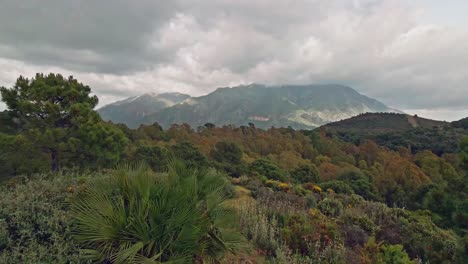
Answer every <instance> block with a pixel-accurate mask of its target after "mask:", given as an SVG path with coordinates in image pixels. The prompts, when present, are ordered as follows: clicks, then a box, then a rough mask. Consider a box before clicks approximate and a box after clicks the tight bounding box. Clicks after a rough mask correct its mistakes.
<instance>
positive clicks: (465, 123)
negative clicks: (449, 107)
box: [452, 117, 468, 129]
mask: <svg viewBox="0 0 468 264" xmlns="http://www.w3.org/2000/svg"><path fill="white" fill-rule="evenodd" d="M452 126H453V127H457V128H464V129H468V117H465V118H463V119H460V120H458V121H454V122H452Z"/></svg>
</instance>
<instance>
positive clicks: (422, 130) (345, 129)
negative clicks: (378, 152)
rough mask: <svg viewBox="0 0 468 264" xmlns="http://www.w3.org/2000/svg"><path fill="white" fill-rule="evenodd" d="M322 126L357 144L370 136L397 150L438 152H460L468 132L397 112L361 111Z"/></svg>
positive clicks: (327, 131)
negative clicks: (461, 141)
mask: <svg viewBox="0 0 468 264" xmlns="http://www.w3.org/2000/svg"><path fill="white" fill-rule="evenodd" d="M457 124H461V123H457ZM320 130H322V131H323V132H325V133H327V134H328V135H330V136H334V137H338V138H340V139H342V140H344V141H347V142H352V143H354V144H360V143H361V142H362V141H363V140H366V139H370V140H373V141H375V142H376V143H377V144H379V145H381V146H384V147H387V148H390V149H393V150H398V149H399V148H401V147H405V148H410V149H411V151H412V152H413V153H416V152H419V151H422V150H431V151H432V152H434V153H436V154H438V155H442V154H444V153H455V152H457V151H458V144H459V142H460V140H461V138H462V137H464V136H467V135H468V130H466V129H463V128H460V127H456V126H454V125H453V124H451V123H448V122H444V121H437V120H431V119H426V118H421V117H417V116H410V115H406V114H394V113H366V114H361V115H358V116H355V117H352V118H349V119H346V120H341V121H338V122H334V123H330V124H327V125H324V126H322V127H320Z"/></svg>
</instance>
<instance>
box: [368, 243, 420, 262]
mask: <svg viewBox="0 0 468 264" xmlns="http://www.w3.org/2000/svg"><path fill="white" fill-rule="evenodd" d="M379 258H380V259H379V261H378V262H377V263H378V264H413V262H412V261H411V260H410V258H409V256H408V254H407V253H406V252H405V250H404V249H403V246H402V245H388V246H383V247H382V252H381V253H380V254H379Z"/></svg>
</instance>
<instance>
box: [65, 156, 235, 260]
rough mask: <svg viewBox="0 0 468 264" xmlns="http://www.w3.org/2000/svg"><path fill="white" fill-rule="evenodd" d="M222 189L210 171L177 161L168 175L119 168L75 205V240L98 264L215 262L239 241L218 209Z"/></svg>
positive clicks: (223, 181) (229, 220) (221, 181)
mask: <svg viewBox="0 0 468 264" xmlns="http://www.w3.org/2000/svg"><path fill="white" fill-rule="evenodd" d="M226 184H227V181H226V179H224V178H223V177H222V176H221V175H219V174H218V173H216V172H214V171H206V170H193V169H189V168H187V167H185V165H183V164H182V163H181V162H178V161H175V162H172V163H171V164H169V171H168V173H167V174H155V173H153V172H151V171H150V170H148V169H147V168H145V167H142V166H140V167H137V168H130V167H121V168H119V169H118V170H116V171H115V172H114V173H112V174H111V176H110V177H107V178H104V179H97V180H95V181H92V182H91V183H90V184H88V185H87V186H86V188H85V190H84V191H83V192H81V193H80V194H79V195H78V196H77V198H76V199H75V200H74V201H73V206H72V215H73V217H74V219H75V220H76V222H77V228H76V232H77V235H76V239H77V240H78V241H79V242H80V243H81V244H82V245H83V247H85V248H87V253H88V256H89V257H90V258H92V259H94V260H97V261H101V262H112V263H148V262H150V261H151V262H154V261H159V262H165V261H174V262H182V263H185V262H191V261H194V260H195V259H197V260H199V261H204V260H211V261H215V262H216V261H219V260H220V259H221V258H222V257H223V255H224V253H226V252H227V251H233V250H234V249H236V248H237V247H238V245H239V243H240V238H241V237H240V234H238V232H237V231H236V230H235V228H234V226H233V225H232V223H233V221H232V219H233V217H234V216H233V215H232V213H231V211H230V210H228V209H227V208H225V207H224V206H223V205H222V203H223V202H224V201H225V199H226V198H225V197H226V194H224V192H223V189H224V188H225V185H226ZM194 258H195V259H194Z"/></svg>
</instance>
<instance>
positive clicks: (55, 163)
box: [50, 149, 60, 171]
mask: <svg viewBox="0 0 468 264" xmlns="http://www.w3.org/2000/svg"><path fill="white" fill-rule="evenodd" d="M50 159H51V165H50V169H51V170H52V171H58V170H59V169H60V165H59V155H58V150H56V149H51V150H50Z"/></svg>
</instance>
